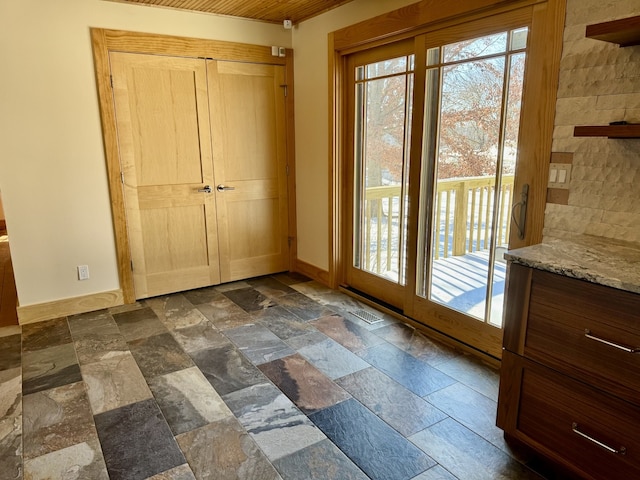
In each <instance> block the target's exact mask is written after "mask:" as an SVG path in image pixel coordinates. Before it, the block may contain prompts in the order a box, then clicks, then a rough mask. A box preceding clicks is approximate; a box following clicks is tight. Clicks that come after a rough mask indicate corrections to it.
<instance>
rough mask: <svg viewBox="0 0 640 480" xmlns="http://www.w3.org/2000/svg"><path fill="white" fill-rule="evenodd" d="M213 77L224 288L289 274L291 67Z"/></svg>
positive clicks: (240, 66)
mask: <svg viewBox="0 0 640 480" xmlns="http://www.w3.org/2000/svg"><path fill="white" fill-rule="evenodd" d="M207 72H208V83H209V102H210V103H209V105H210V107H209V110H210V112H211V131H212V145H213V163H214V170H215V184H216V187H217V188H216V192H215V195H216V203H217V221H218V232H219V249H220V275H221V281H222V282H228V281H232V280H238V279H242V278H249V277H255V276H258V275H265V274H269V273H275V272H278V271H283V270H288V269H289V247H288V217H287V208H288V204H287V182H286V141H285V132H286V129H285V98H284V88H283V83H284V67H282V66H274V65H259V64H251V63H239V62H228V61H216V60H210V61H207Z"/></svg>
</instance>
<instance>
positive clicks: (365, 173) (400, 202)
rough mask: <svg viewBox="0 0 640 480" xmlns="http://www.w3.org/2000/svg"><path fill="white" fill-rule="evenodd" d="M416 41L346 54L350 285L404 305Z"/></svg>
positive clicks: (392, 303) (389, 301)
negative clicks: (348, 79) (349, 114)
mask: <svg viewBox="0 0 640 480" xmlns="http://www.w3.org/2000/svg"><path fill="white" fill-rule="evenodd" d="M412 48H413V42H404V43H401V44H397V45H393V46H385V47H382V48H379V49H375V50H368V51H367V52H365V53H363V54H360V55H353V56H352V57H351V58H350V59H349V74H350V82H349V83H350V89H351V92H350V93H351V96H350V105H349V109H350V113H351V122H350V125H351V126H352V130H351V132H352V135H350V141H349V144H350V147H351V151H350V157H351V159H352V161H351V162H350V166H351V167H352V168H350V169H349V172H348V177H349V181H348V184H349V187H350V192H349V195H348V198H349V201H350V202H351V208H350V209H349V218H350V221H349V223H350V229H349V230H350V235H348V237H350V238H351V239H352V243H351V245H349V247H350V248H349V254H350V262H349V268H348V272H347V278H348V282H349V285H350V286H351V287H352V288H355V289H358V290H361V291H363V292H367V293H371V294H373V295H374V296H376V297H377V298H380V299H381V300H383V301H385V302H387V303H389V304H391V305H395V306H397V307H401V306H402V303H403V297H404V286H405V285H406V262H407V247H406V246H407V215H408V196H407V195H408V191H407V181H408V167H409V155H408V152H409V145H410V140H411V139H410V132H411V129H410V124H411V118H412V111H413V106H412V96H413V89H414V67H415V56H414V55H413V53H412Z"/></svg>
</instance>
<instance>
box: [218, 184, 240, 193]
mask: <svg viewBox="0 0 640 480" xmlns="http://www.w3.org/2000/svg"><path fill="white" fill-rule="evenodd" d="M235 189H236V187H227V186H226V185H222V184H220V185H218V186H217V187H216V190H218V191H219V192H224V191H225V190H235Z"/></svg>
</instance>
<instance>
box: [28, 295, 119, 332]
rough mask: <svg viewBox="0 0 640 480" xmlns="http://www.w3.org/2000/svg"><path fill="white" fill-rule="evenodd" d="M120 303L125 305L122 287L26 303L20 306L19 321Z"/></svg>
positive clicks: (46, 317)
mask: <svg viewBox="0 0 640 480" xmlns="http://www.w3.org/2000/svg"><path fill="white" fill-rule="evenodd" d="M119 305H124V299H123V295H122V290H120V289H118V290H112V291H110V292H101V293H94V294H91V295H84V296H82V297H73V298H65V299H62V300H55V301H53V302H46V303H37V304H35V305H25V306H24V307H18V323H19V324H20V325H26V324H28V323H36V322H42V321H44V320H52V319H54V318H60V317H66V316H68V315H77V314H79V313H86V312H93V311H94V310H100V309H102V308H110V307H117V306H119Z"/></svg>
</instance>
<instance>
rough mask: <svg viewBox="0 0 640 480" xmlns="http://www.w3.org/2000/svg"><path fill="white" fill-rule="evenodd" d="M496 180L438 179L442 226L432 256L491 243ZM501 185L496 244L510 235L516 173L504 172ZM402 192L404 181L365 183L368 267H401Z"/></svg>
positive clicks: (439, 223) (383, 269) (365, 257)
mask: <svg viewBox="0 0 640 480" xmlns="http://www.w3.org/2000/svg"><path fill="white" fill-rule="evenodd" d="M494 183H495V178H494V177H469V178H452V179H447V180H440V181H438V183H437V189H436V194H435V205H434V207H435V218H434V222H435V223H434V225H435V226H437V227H438V228H437V230H436V231H435V232H434V234H435V235H436V236H437V238H436V239H435V240H436V241H435V242H434V247H433V251H432V257H433V258H434V259H438V258H447V257H450V256H457V255H466V254H467V253H472V252H476V251H479V250H485V249H487V248H489V241H490V235H491V218H492V216H493V211H494V201H495V185H494ZM500 190H501V191H500V195H499V197H498V198H499V202H500V208H499V214H498V218H497V224H496V228H497V232H496V244H497V245H506V244H507V243H508V240H509V224H510V221H509V220H510V218H509V217H510V214H509V213H510V205H511V200H512V196H513V175H505V176H503V177H502V185H501V188H500ZM400 195H401V186H400V185H394V186H381V187H370V188H367V189H366V193H365V208H364V216H365V218H364V225H363V231H362V235H363V237H364V238H363V240H364V245H366V246H368V252H367V253H364V252H363V255H362V257H363V258H362V260H363V263H364V265H362V266H363V267H364V269H366V270H368V271H371V272H374V273H378V274H385V273H386V272H388V271H393V270H396V269H397V265H398V262H399V258H400V256H399V252H398V249H399V245H400V241H399V236H400V235H399V233H400V232H399V228H400V223H399V222H398V220H399V218H398V216H399V214H400V205H401V203H400V202H401V200H400ZM366 250H367V249H366V248H365V251H366ZM393 265H396V267H395V268H394V267H393Z"/></svg>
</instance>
